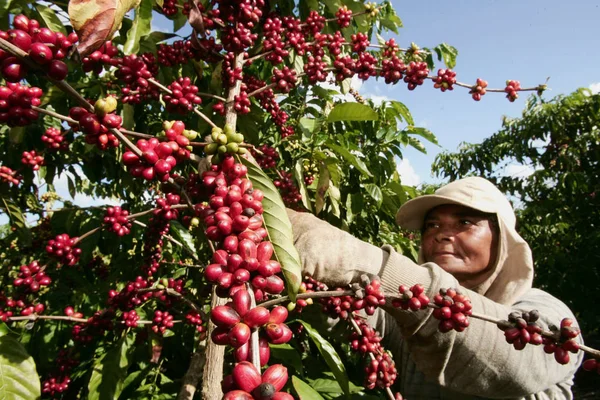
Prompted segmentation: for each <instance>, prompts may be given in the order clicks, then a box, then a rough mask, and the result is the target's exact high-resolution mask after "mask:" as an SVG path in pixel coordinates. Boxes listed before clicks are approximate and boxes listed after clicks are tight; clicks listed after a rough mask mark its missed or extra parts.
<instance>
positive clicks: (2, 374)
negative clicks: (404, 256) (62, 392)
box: [0, 335, 42, 400]
mask: <svg viewBox="0 0 600 400" xmlns="http://www.w3.org/2000/svg"><path fill="white" fill-rule="evenodd" d="M41 394H42V393H41V388H40V380H39V379H38V374H37V371H36V369H35V362H34V361H33V358H32V357H31V356H30V355H29V354H27V351H25V348H24V347H23V345H22V344H21V343H19V341H17V340H16V339H15V338H13V337H12V336H10V335H3V336H0V398H2V399H14V400H19V399H23V400H31V399H38V398H39V397H40V396H41Z"/></svg>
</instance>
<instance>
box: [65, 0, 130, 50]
mask: <svg viewBox="0 0 600 400" xmlns="http://www.w3.org/2000/svg"><path fill="white" fill-rule="evenodd" d="M140 1H141V0H71V1H69V18H70V19H71V24H72V25H73V28H74V29H75V31H76V32H77V35H78V36H79V42H78V43H77V50H78V51H79V53H80V54H81V55H82V56H86V55H88V54H90V53H91V52H93V51H94V50H96V49H98V48H99V47H100V46H102V44H104V42H105V41H107V40H110V39H112V36H113V34H114V33H115V32H116V31H117V30H118V29H119V27H120V26H121V22H122V21H123V17H124V16H125V14H127V12H128V11H129V10H131V9H132V8H134V7H137V6H138V5H139V4H140Z"/></svg>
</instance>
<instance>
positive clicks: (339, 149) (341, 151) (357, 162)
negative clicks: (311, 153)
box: [326, 141, 373, 177]
mask: <svg viewBox="0 0 600 400" xmlns="http://www.w3.org/2000/svg"><path fill="white" fill-rule="evenodd" d="M326 144H327V147H329V148H330V149H331V150H333V151H335V152H336V154H338V155H340V156H342V157H343V158H344V159H345V160H346V161H348V162H349V163H350V164H352V165H353V166H354V167H356V169H358V170H359V171H360V172H361V173H362V174H363V175H365V176H368V177H372V176H373V174H371V172H370V171H369V167H367V165H366V164H365V163H364V162H363V161H362V160H361V159H360V158H358V157H357V156H355V155H354V154H352V153H350V151H348V149H347V148H345V147H343V146H340V145H338V144H335V143H333V142H331V141H328V142H327V143H326Z"/></svg>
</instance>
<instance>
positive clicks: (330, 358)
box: [298, 320, 350, 394]
mask: <svg viewBox="0 0 600 400" xmlns="http://www.w3.org/2000/svg"><path fill="white" fill-rule="evenodd" d="M298 322H300V323H301V324H302V325H303V326H304V329H305V330H306V333H307V334H308V337H310V339H311V340H312V341H313V343H314V344H315V346H317V349H318V350H319V353H321V356H322V357H323V358H324V359H325V362H326V363H327V366H329V369H330V370H331V372H333V375H334V376H335V379H336V380H337V381H338V383H339V384H340V387H341V388H342V390H343V392H344V393H346V394H348V393H350V382H349V380H348V374H347V373H346V367H345V366H344V363H343V362H342V359H341V357H340V355H339V354H338V353H337V351H336V350H335V348H334V347H333V345H332V344H331V343H329V342H328V341H327V339H325V338H324V337H323V336H321V334H320V333H319V332H318V331H317V330H316V329H314V328H313V327H312V326H311V325H310V324H309V323H307V322H304V321H302V320H299V321H298Z"/></svg>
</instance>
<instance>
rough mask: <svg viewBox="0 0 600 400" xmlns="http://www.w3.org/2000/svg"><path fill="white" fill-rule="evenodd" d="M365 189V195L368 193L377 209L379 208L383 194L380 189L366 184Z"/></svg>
mask: <svg viewBox="0 0 600 400" xmlns="http://www.w3.org/2000/svg"><path fill="white" fill-rule="evenodd" d="M365 189H366V190H367V193H369V195H370V196H371V198H372V199H373V200H375V203H376V204H377V207H381V202H382V201H383V194H382V193H381V189H380V188H379V186H377V185H375V184H373V183H368V184H366V185H365Z"/></svg>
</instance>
